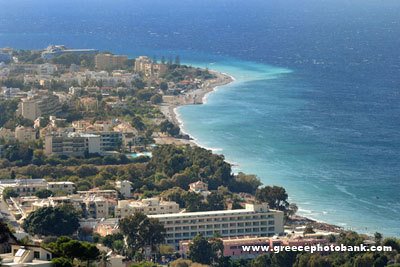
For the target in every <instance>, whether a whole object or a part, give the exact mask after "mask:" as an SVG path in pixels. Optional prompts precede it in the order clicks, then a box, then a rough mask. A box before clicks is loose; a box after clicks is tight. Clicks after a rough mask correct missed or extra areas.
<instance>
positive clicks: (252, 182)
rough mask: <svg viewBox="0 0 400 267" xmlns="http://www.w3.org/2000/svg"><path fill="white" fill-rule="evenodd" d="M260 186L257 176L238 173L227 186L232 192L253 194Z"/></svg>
mask: <svg viewBox="0 0 400 267" xmlns="http://www.w3.org/2000/svg"><path fill="white" fill-rule="evenodd" d="M260 185H261V182H260V180H259V179H258V178H257V176H255V175H253V174H244V173H243V172H239V173H238V174H237V175H236V176H235V179H234V180H233V181H232V183H231V184H230V185H229V188H230V189H231V190H232V191H233V192H245V193H250V194H254V193H255V192H256V190H257V188H258V187H259V186H260Z"/></svg>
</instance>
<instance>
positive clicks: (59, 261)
mask: <svg viewBox="0 0 400 267" xmlns="http://www.w3.org/2000/svg"><path fill="white" fill-rule="evenodd" d="M51 262H52V263H53V266H54V267H73V265H72V262H71V260H70V259H67V258H64V257H60V258H54V259H52V260H51Z"/></svg>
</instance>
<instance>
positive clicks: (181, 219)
mask: <svg viewBox="0 0 400 267" xmlns="http://www.w3.org/2000/svg"><path fill="white" fill-rule="evenodd" d="M149 217H150V218H155V219H158V220H159V221H160V222H161V223H162V224H163V225H164V227H165V230H166V238H165V241H166V243H167V244H169V245H174V246H176V247H178V246H179V242H180V241H181V240H188V239H193V238H194V237H195V236H196V235H197V234H202V235H203V236H204V237H212V236H213V235H214V234H215V233H219V234H220V235H221V237H238V236H260V237H264V236H274V235H278V234H282V233H283V232H284V229H283V212H282V211H276V210H270V209H269V208H268V205H267V204H246V208H245V209H238V210H219V211H204V212H188V213H174V214H158V215H149Z"/></svg>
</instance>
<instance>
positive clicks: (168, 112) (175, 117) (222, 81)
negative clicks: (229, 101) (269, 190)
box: [154, 70, 343, 233]
mask: <svg viewBox="0 0 400 267" xmlns="http://www.w3.org/2000/svg"><path fill="white" fill-rule="evenodd" d="M210 73H212V74H214V75H215V76H216V78H214V79H212V80H210V81H207V82H206V83H205V84H204V85H203V86H202V88H199V89H196V90H193V91H189V92H187V93H184V94H182V95H178V96H175V97H173V98H170V99H168V100H166V101H165V100H164V99H163V100H164V101H163V104H162V105H159V108H160V111H161V112H162V113H163V114H164V116H165V118H166V119H168V120H169V121H171V122H172V123H173V124H175V125H176V126H179V127H180V128H181V133H182V134H184V135H185V136H186V138H175V137H169V136H159V137H156V138H154V139H155V141H156V143H157V144H174V145H191V146H200V147H201V145H199V144H197V143H196V142H195V141H194V140H193V138H192V137H191V136H190V135H189V134H188V133H186V132H183V131H182V125H183V122H182V121H181V120H180V119H179V114H178V113H177V108H178V107H180V106H185V105H201V104H204V103H206V100H207V95H208V94H210V93H212V92H214V91H215V90H216V89H217V88H218V87H220V86H224V85H227V84H230V83H232V82H234V81H235V80H236V79H235V78H234V77H233V76H231V75H229V74H226V73H221V72H218V71H213V70H210ZM306 225H311V226H312V227H314V228H315V229H319V230H322V231H328V232H333V233H340V232H342V231H343V228H342V227H340V226H337V225H333V224H329V223H326V222H323V221H318V220H315V219H311V218H308V217H306V216H303V215H295V216H293V217H292V218H291V219H290V220H288V221H287V227H296V226H306Z"/></svg>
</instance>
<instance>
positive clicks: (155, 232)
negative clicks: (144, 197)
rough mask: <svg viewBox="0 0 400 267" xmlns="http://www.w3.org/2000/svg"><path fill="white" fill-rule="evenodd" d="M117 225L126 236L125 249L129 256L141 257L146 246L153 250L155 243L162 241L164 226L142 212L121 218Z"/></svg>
mask: <svg viewBox="0 0 400 267" xmlns="http://www.w3.org/2000/svg"><path fill="white" fill-rule="evenodd" d="M119 227H120V230H121V233H122V234H123V235H124V236H125V237H126V244H127V248H126V251H127V255H128V256H129V257H131V258H136V259H141V258H142V257H143V256H144V253H145V251H144V249H145V248H146V247H149V248H150V249H151V250H152V251H154V250H155V247H156V246H157V245H159V244H162V243H163V242H164V234H165V229H164V226H163V225H162V224H160V223H159V222H158V220H156V219H153V218H148V217H147V216H146V215H145V214H143V213H140V212H137V213H135V214H134V215H132V216H130V217H126V218H123V219H121V220H120V222H119Z"/></svg>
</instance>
